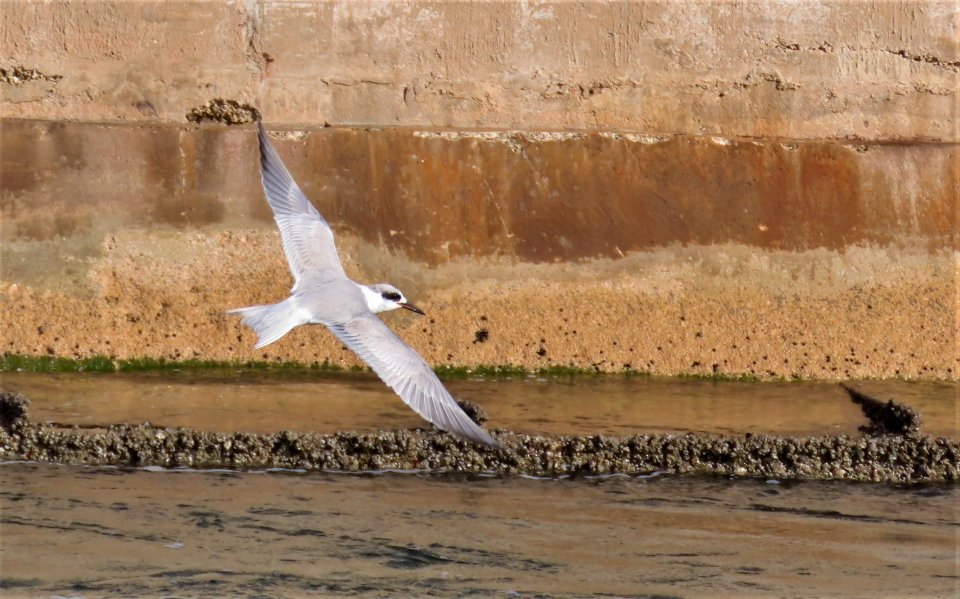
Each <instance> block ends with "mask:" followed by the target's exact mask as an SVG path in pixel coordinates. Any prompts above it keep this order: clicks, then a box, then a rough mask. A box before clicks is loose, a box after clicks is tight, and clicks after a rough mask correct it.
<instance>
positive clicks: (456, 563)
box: [0, 371, 960, 598]
mask: <svg viewBox="0 0 960 599" xmlns="http://www.w3.org/2000/svg"><path fill="white" fill-rule="evenodd" d="M2 383H3V386H4V387H6V388H9V389H14V390H17V391H20V392H22V393H24V394H25V395H26V396H27V397H28V398H30V399H31V401H32V404H31V415H32V417H33V418H35V419H38V420H53V421H57V422H63V423H70V422H73V423H78V424H108V423H116V422H121V421H129V422H141V421H144V420H149V421H151V422H154V423H158V424H165V425H168V426H177V425H184V426H191V427H195V428H205V429H213V430H224V431H233V430H251V431H256V432H270V431H276V430H283V429H293V430H309V431H315V432H333V431H336V430H342V429H352V430H373V429H377V428H382V427H389V428H393V427H408V426H409V427H416V426H423V424H422V422H421V421H420V420H419V419H418V418H417V417H416V416H415V415H414V414H412V412H409V410H407V409H406V407H405V406H403V404H402V403H401V402H400V401H399V400H397V399H396V398H395V397H394V396H393V394H392V393H391V392H390V391H389V390H388V389H386V388H385V387H383V385H382V384H381V383H379V381H377V380H376V379H375V378H374V377H372V376H370V375H367V374H343V375H337V376H317V375H309V376H308V375H296V376H289V375H283V376H277V375H273V374H270V373H267V374H263V373H250V372H232V371H231V372H219V373H209V372H207V373H179V374H177V373H163V374H137V375H76V374H63V375H49V374H44V375H39V374H26V373H24V374H15V373H4V375H3V380H2ZM863 385H865V386H867V387H868V390H869V391H870V392H871V393H873V394H875V395H877V396H879V397H880V398H881V399H886V398H887V397H896V398H897V399H898V400H901V401H905V402H906V403H909V404H911V405H913V406H914V407H917V408H918V409H919V410H920V411H921V413H922V414H923V415H924V423H925V430H926V432H928V433H932V434H947V435H956V434H957V427H956V420H955V416H956V402H955V397H956V392H957V386H956V385H955V384H952V383H951V384H939V383H923V384H912V383H864V384H863ZM449 386H450V387H451V389H452V391H453V392H454V393H455V394H456V395H458V396H461V397H463V398H468V399H471V400H474V401H476V402H478V403H480V404H482V405H483V407H484V408H485V409H486V410H487V412H488V413H489V415H490V419H491V424H492V425H493V426H494V427H498V428H507V429H513V430H517V431H522V432H536V433H540V432H548V433H597V432H604V433H612V434H628V433H636V432H664V431H688V430H693V431H699V432H708V433H711V432H715V433H728V434H729V433H735V434H740V433H744V432H772V433H778V434H836V433H847V434H857V432H856V431H857V427H858V426H859V425H860V424H863V423H864V419H863V416H862V414H861V413H860V411H859V408H857V407H856V406H855V405H854V404H852V403H851V402H850V401H849V400H848V399H847V397H846V394H845V393H844V392H843V391H842V390H841V389H840V388H839V387H838V386H836V385H833V384H824V383H800V384H798V383H789V384H775V383H762V384H758V383H715V382H709V381H697V380H670V379H644V378H623V377H599V378H593V377H576V378H572V379H571V378H563V377H561V378H538V377H529V378H528V377H521V378H519V379H514V380H493V381H491V380H479V379H473V380H455V381H451V382H450V383H449ZM871 386H872V387H871ZM958 489H960V487H956V486H949V485H944V486H928V487H906V488H905V487H895V486H889V485H863V484H859V485H858V484H841V483H825V482H824V483H818V482H801V483H786V482H778V481H766V482H764V481H755V480H728V479H714V478H679V477H674V476H670V475H660V476H653V477H645V478H636V477H634V478H628V477H609V478H592V479H591V478H576V479H549V480H540V479H529V478H495V477H466V476H457V475H449V474H448V475H427V474H424V473H404V474H400V473H379V474H369V475H345V474H324V473H316V472H313V473H297V472H223V471H218V472H212V471H207V472H197V471H168V470H157V471H153V470H150V471H148V470H142V469H141V470H137V469H117V468H89V467H77V466H70V467H68V466H56V465H41V464H30V463H6V464H2V465H0V594H2V595H3V596H11V597H20V596H27V597H33V596H36V597H51V596H55V595H60V596H69V597H85V598H91V597H134V596H135V597H165V596H170V597H211V596H218V597H219V596H230V597H300V596H336V595H347V596H363V597H397V596H475V597H487V596H505V597H509V596H524V597H527V596H537V597H580V596H585V595H609V596H643V597H647V596H657V597H716V596H727V597H734V596H736V597H741V596H763V597H828V596H831V597H832V596H844V597H884V596H888V597H903V596H918V597H956V596H958V593H960V572H958V567H960V566H958V564H960V555H958V541H960V514H958V505H960V496H958V495H960V492H958Z"/></svg>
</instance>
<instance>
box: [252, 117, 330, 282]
mask: <svg viewBox="0 0 960 599" xmlns="http://www.w3.org/2000/svg"><path fill="white" fill-rule="evenodd" d="M257 129H258V131H259V137H260V179H261V181H262V182H263V192H264V194H265V195H266V197H267V203H268V204H270V208H272V209H273V218H274V220H276V221H277V226H278V227H279V228H280V238H281V239H282V240H283V251H284V253H285V254H286V255H287V262H288V263H289V264H290V272H291V273H293V279H294V283H293V289H294V291H295V290H296V289H297V285H299V284H300V281H301V279H302V278H303V275H304V273H306V272H308V271H316V272H317V274H319V275H320V278H323V279H334V278H340V277H346V274H345V273H344V272H343V266H342V265H341V264H340V258H339V257H338V256H337V247H336V245H334V243H333V231H331V230H330V225H328V224H327V221H325V220H323V217H322V216H320V213H319V212H317V209H316V208H314V206H313V204H311V203H310V200H308V199H307V196H305V195H303V192H302V191H300V187H299V186H297V183H296V181H294V180H293V177H291V176H290V173H289V171H287V167H285V166H284V165H283V161H282V160H280V155H279V154H277V150H276V149H275V148H274V147H273V144H272V143H270V140H269V139H268V138H267V132H266V131H265V130H264V129H263V124H262V123H259V122H258V123H257Z"/></svg>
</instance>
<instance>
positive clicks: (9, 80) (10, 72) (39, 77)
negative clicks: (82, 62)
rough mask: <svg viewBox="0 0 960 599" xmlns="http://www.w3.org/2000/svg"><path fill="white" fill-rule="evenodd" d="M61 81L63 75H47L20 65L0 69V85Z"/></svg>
mask: <svg viewBox="0 0 960 599" xmlns="http://www.w3.org/2000/svg"><path fill="white" fill-rule="evenodd" d="M61 79H63V75H48V74H46V73H42V72H40V71H38V70H37V69H30V68H27V67H24V66H21V65H16V66H12V67H10V68H3V67H0V83H4V84H7V85H23V84H24V83H27V82H30V81H50V82H54V83H55V82H57V81H60V80H61Z"/></svg>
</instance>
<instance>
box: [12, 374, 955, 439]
mask: <svg viewBox="0 0 960 599" xmlns="http://www.w3.org/2000/svg"><path fill="white" fill-rule="evenodd" d="M2 377H3V378H2V386H3V387H5V388H8V389H12V390H15V391H19V392H21V393H23V394H24V395H25V396H26V397H27V398H29V399H30V400H31V410H30V413H31V417H32V418H33V419H36V420H40V421H54V422H60V423H76V424H110V423H118V422H131V423H139V422H144V421H149V422H152V423H154V424H161V425H165V426H189V427H193V428H198V429H205V430H216V431H251V432H258V433H269V432H275V431H280V430H297V431H304V432H307V431H309V432H317V433H332V432H336V431H338V430H360V431H364V430H377V429H384V428H387V429H391V428H413V427H422V426H424V423H423V421H422V420H420V419H419V418H418V417H417V416H416V415H415V414H414V413H413V412H411V411H410V410H409V409H407V408H406V406H404V405H403V403H402V402H401V401H400V400H399V399H398V398H397V397H396V396H395V395H394V394H393V392H392V391H390V390H389V389H388V388H387V387H386V386H384V385H383V383H381V382H380V381H379V379H377V378H376V377H375V376H374V375H373V374H370V373H340V374H318V373H299V374H290V373H279V374H278V373H270V372H266V373H264V372H257V371H252V372H251V371H220V372H209V371H200V372H179V373H178V372H163V373H143V374H82V373H81V374H76V373H68V374H36V373H3V374H2ZM447 385H448V387H449V388H450V390H451V392H452V393H453V394H454V395H455V396H457V397H459V398H462V399H469V400H471V401H475V402H477V403H479V404H480V405H482V406H483V408H484V409H485V410H486V411H487V413H488V414H489V416H490V424H491V426H492V427H494V428H503V429H509V430H515V431H518V432H525V433H569V434H595V433H607V434H635V433H638V432H651V433H660V432H687V431H693V432H708V433H709V432H716V433H728V434H730V433H735V434H742V433H747V432H752V433H761V432H768V433H776V434H781V435H823V434H850V435H855V434H857V427H858V426H860V425H861V424H864V422H865V420H864V417H863V415H862V413H861V411H860V409H859V408H858V407H857V406H856V405H854V404H853V403H852V402H850V401H849V399H848V397H847V394H846V392H845V391H843V390H842V389H841V388H840V387H839V386H838V385H836V384H833V383H809V382H804V383H798V382H791V383H739V382H714V381H704V380H696V379H668V378H645V377H620V376H612V375H607V376H597V377H592V376H578V377H535V376H521V377H515V378H513V379H495V380H483V379H479V378H474V379H469V380H450V381H447ZM863 385H864V386H865V388H866V389H867V390H868V391H869V392H870V393H876V394H877V396H878V397H880V398H882V399H887V398H896V399H897V400H899V401H905V402H906V403H908V404H910V405H913V406H914V407H916V408H917V409H919V410H920V412H921V414H922V415H923V423H924V432H925V433H927V434H932V435H947V436H958V431H957V428H958V425H957V421H956V415H957V407H956V406H957V403H956V396H957V392H958V390H960V386H958V385H957V384H956V383H904V382H870V383H863Z"/></svg>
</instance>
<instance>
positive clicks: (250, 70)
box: [0, 0, 960, 142]
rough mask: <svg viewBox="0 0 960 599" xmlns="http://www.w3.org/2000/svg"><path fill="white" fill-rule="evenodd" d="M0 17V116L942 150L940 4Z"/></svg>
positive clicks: (330, 5)
mask: <svg viewBox="0 0 960 599" xmlns="http://www.w3.org/2000/svg"><path fill="white" fill-rule="evenodd" d="M0 8H2V11H3V20H2V30H0V68H3V69H5V71H6V72H7V73H13V72H14V69H15V68H16V67H21V68H22V69H33V70H35V71H36V76H35V77H32V76H31V77H28V78H22V77H14V76H5V77H4V78H2V79H0V90H2V94H3V97H4V102H3V104H2V109H0V116H2V117H23V118H44V119H51V120H63V119H69V120H75V119H79V120H94V121H101V120H107V121H117V120H123V121H127V122H129V121H149V122H154V121H157V120H160V121H177V122H181V121H182V120H183V118H184V115H185V114H186V113H187V112H188V111H189V110H190V109H191V108H193V107H196V106H199V105H202V104H204V103H206V102H207V101H208V100H210V99H212V98H215V97H223V98H229V99H234V100H240V101H245V102H249V103H251V104H254V105H256V106H258V107H260V108H261V109H262V111H263V113H264V114H265V115H267V121H268V122H270V123H275V124H317V123H322V122H324V121H326V122H329V123H331V124H335V125H343V124H365V125H379V126H394V125H412V126H431V127H444V128H453V129H460V128H469V127H481V128H490V129H525V130H552V129H554V130H555V129H605V130H627V131H638V132H643V133H658V134H659V133H667V134H673V133H685V134H695V135H696V134H708V135H725V136H756V137H784V138H858V139H870V140H877V139H908V140H915V139H922V140H939V141H952V142H956V141H958V140H960V136H958V129H957V122H958V108H957V104H958V103H957V95H956V94H957V87H958V77H960V43H958V39H960V30H958V22H960V7H958V4H957V3H956V2H954V1H952V0H940V1H933V0H929V1H928V0H914V1H909V0H907V1H904V0H901V1H890V2H873V3H864V2H860V1H858V0H851V1H847V2H827V1H822V2H821V1H811V2H803V3H796V2H788V1H755V2H742V3H729V2H652V1H641V2H609V1H604V2H579V3H566V2H536V1H534V2H481V3H474V2H424V1H415V2H356V1H353V0H349V1H347V0H338V1H331V2H320V1H307V2H285V1H280V0H246V1H239V0H238V1H234V2H169V1H159V0H152V1H147V2H126V1H112V2H83V1H79V0H73V1H67V2H30V1H26V0H3V1H2V2H0Z"/></svg>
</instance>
